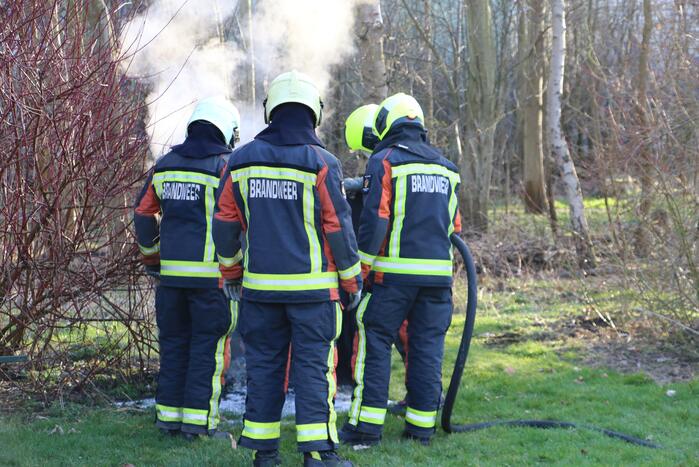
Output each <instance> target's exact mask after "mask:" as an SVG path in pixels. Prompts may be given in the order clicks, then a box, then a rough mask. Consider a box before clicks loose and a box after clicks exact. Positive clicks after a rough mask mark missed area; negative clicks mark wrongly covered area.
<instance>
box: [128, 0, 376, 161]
mask: <svg viewBox="0 0 699 467" xmlns="http://www.w3.org/2000/svg"><path fill="white" fill-rule="evenodd" d="M362 1H365V0H257V1H255V2H251V3H252V4H253V5H254V7H253V17H252V28H250V27H248V25H247V18H245V17H244V16H245V15H243V17H242V18H238V21H234V20H233V19H234V15H236V13H238V12H239V11H238V7H239V5H238V1H237V0H215V1H207V2H201V1H194V0H188V1H187V0H155V1H154V2H153V3H152V4H151V5H150V7H149V8H148V9H147V10H146V11H145V12H143V13H142V14H140V15H138V16H136V17H135V18H134V19H133V20H132V21H131V22H130V23H129V24H127V25H126V27H125V28H124V31H123V33H122V37H121V44H122V52H123V53H124V54H126V55H127V56H129V57H130V60H129V61H128V68H127V69H126V73H127V75H128V76H131V77H134V78H139V79H144V80H147V81H148V82H149V83H150V85H151V87H150V93H149V95H148V121H147V122H146V123H147V129H148V133H149V136H150V138H151V151H152V155H153V156H154V157H157V156H159V155H161V154H163V153H165V152H167V151H168V149H169V147H170V146H171V145H173V144H177V143H179V142H181V141H182V139H183V138H184V135H185V130H186V123H187V118H188V116H189V114H190V113H191V111H192V109H193V106H194V105H195V104H196V102H197V101H198V100H199V99H202V98H204V97H208V96H212V95H225V96H227V97H229V98H231V99H232V100H233V101H234V103H235V104H236V105H237V106H238V108H239V109H240V111H241V114H242V120H243V121H242V124H241V135H242V139H243V141H246V140H250V139H252V137H253V136H254V135H255V134H256V132H257V131H259V130H260V129H261V128H262V127H263V126H264V123H263V115H262V113H263V111H262V104H261V102H262V99H263V98H264V95H257V96H256V101H257V102H254V103H253V102H252V100H251V96H252V95H253V91H252V89H244V90H243V92H242V93H241V92H238V93H237V94H239V95H235V94H236V93H235V92H234V89H235V86H234V84H236V83H247V88H251V86H250V85H249V83H250V80H251V75H252V73H251V70H252V69H254V70H255V73H254V74H255V76H256V79H255V81H256V83H257V89H266V87H267V84H268V83H269V81H270V80H272V79H273V78H274V76H276V75H277V74H278V73H281V72H284V71H288V70H291V69H297V70H299V71H301V72H304V73H306V74H308V75H310V76H311V77H312V78H313V79H314V80H315V81H316V83H317V84H318V86H319V87H320V89H321V93H323V92H325V91H327V90H328V88H329V86H330V84H331V83H330V80H331V70H332V67H333V66H335V65H338V64H340V63H342V61H343V60H345V59H346V58H347V57H349V56H350V55H351V54H352V52H353V51H354V45H353V43H354V37H353V27H354V11H355V6H356V4H358V3H360V2H362ZM241 3H246V2H241ZM229 24H231V25H233V28H234V29H235V31H237V34H229V36H230V37H239V38H242V40H240V39H239V40H238V42H236V41H234V40H228V41H227V40H225V39H224V28H225V27H226V25H229ZM251 30H252V40H250V39H251V38H250V31H251ZM251 50H254V56H253V54H252V53H251ZM241 94H242V95H241ZM262 94H264V92H263V93H262ZM325 100H326V102H327V100H328V99H327V98H326V99H325Z"/></svg>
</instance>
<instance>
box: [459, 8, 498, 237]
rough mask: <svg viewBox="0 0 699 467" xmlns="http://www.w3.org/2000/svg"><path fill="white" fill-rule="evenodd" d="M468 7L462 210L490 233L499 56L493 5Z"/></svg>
mask: <svg viewBox="0 0 699 467" xmlns="http://www.w3.org/2000/svg"><path fill="white" fill-rule="evenodd" d="M466 6H467V8H468V14H467V15H466V16H467V24H468V44H469V62H468V77H469V82H468V89H467V96H466V97H467V102H468V103H467V117H466V119H467V121H466V124H465V127H466V128H467V132H466V141H467V144H466V151H465V152H466V153H467V154H466V157H465V158H464V159H462V161H461V173H462V177H463V178H464V184H463V186H464V189H463V191H462V203H461V209H462V212H463V214H464V218H465V221H466V225H467V226H469V227H470V228H473V229H475V230H478V231H486V230H487V229H488V207H489V204H490V181H491V178H492V175H493V153H494V143H495V126H496V124H497V109H498V98H497V89H496V82H495V72H496V64H497V55H496V49H495V39H494V37H493V34H494V33H493V18H492V13H491V10H490V4H489V2H484V1H483V0H466Z"/></svg>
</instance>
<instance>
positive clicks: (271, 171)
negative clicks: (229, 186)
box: [231, 166, 317, 185]
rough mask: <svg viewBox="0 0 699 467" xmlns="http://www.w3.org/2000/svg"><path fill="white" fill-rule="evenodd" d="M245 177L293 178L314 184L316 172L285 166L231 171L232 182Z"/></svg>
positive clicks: (239, 180) (296, 180)
mask: <svg viewBox="0 0 699 467" xmlns="http://www.w3.org/2000/svg"><path fill="white" fill-rule="evenodd" d="M247 178H271V179H275V180H293V181H295V182H300V183H308V184H311V185H315V184H316V178H317V176H316V174H313V173H309V172H303V171H301V170H296V169H290V168H287V167H265V166H256V167H245V168H243V169H237V170H234V171H232V172H231V179H232V181H233V182H241V181H242V180H244V179H247Z"/></svg>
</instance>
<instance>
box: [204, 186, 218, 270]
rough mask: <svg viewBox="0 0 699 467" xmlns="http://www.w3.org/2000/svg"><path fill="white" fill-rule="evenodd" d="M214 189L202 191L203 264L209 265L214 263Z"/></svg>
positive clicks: (208, 188) (209, 188)
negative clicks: (204, 239)
mask: <svg viewBox="0 0 699 467" xmlns="http://www.w3.org/2000/svg"><path fill="white" fill-rule="evenodd" d="M215 204H216V200H215V199H214V189H213V188H212V187H210V186H207V187H206V190H204V207H205V209H206V243H205V245H204V262H207V263H210V262H213V261H215V258H214V251H215V248H214V239H213V237H212V235H211V226H212V224H213V221H214V205H215Z"/></svg>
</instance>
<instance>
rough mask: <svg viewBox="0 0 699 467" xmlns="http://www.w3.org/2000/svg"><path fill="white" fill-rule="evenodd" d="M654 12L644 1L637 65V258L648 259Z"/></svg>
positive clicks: (647, 1)
mask: <svg viewBox="0 0 699 467" xmlns="http://www.w3.org/2000/svg"><path fill="white" fill-rule="evenodd" d="M652 15H653V13H652V11H651V5H650V0H643V38H642V39H641V56H640V59H639V65H638V95H637V98H636V99H637V102H636V106H637V109H636V111H637V114H638V126H639V130H640V134H641V137H642V138H643V140H642V141H641V142H640V154H639V158H640V163H639V169H640V181H641V204H640V206H639V219H638V228H637V229H636V235H635V236H636V242H635V245H636V254H637V255H638V256H642V257H643V256H648V253H649V252H650V239H649V234H648V229H647V228H646V222H647V221H648V215H649V214H650V208H651V204H652V199H651V197H652V193H651V192H652V190H653V179H652V177H651V173H652V170H651V169H652V160H651V153H650V151H651V149H650V143H649V142H648V141H647V138H646V137H645V135H646V134H647V132H648V114H647V111H646V102H647V101H648V96H647V89H648V54H649V50H650V35H651V32H652V30H653V16H652Z"/></svg>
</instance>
